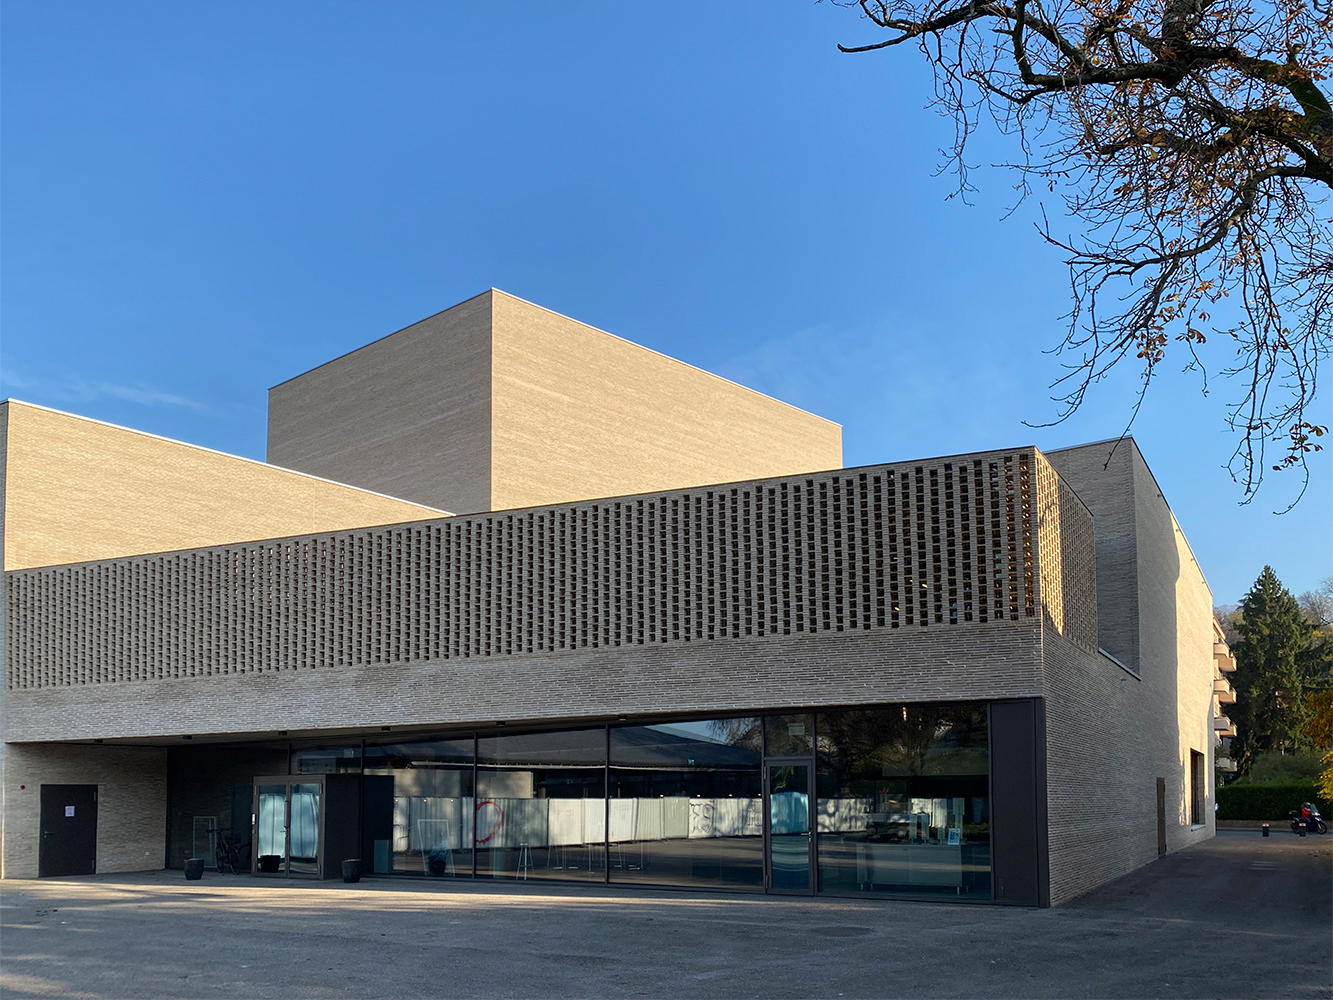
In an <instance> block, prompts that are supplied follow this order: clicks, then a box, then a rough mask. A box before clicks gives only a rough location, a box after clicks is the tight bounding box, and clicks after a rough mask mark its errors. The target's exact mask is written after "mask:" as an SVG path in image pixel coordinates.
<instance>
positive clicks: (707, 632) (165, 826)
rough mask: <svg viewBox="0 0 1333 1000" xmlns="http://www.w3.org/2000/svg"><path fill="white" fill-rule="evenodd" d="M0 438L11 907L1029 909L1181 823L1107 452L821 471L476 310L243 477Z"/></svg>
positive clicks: (661, 361) (1214, 688) (1191, 602)
mask: <svg viewBox="0 0 1333 1000" xmlns="http://www.w3.org/2000/svg"><path fill="white" fill-rule="evenodd" d="M4 413H5V420H6V424H5V429H4V432H3V433H4V436H3V441H4V444H5V447H4V455H5V466H4V470H3V476H4V480H3V486H4V489H3V496H4V508H5V518H6V519H5V526H4V532H3V537H4V542H5V546H6V548H5V563H4V565H5V570H6V572H5V581H6V601H5V620H4V622H3V633H4V644H5V648H4V659H5V664H6V684H5V689H4V698H5V701H4V707H3V720H4V726H5V733H4V759H3V766H4V777H3V787H4V829H3V864H4V875H5V876H6V877H31V876H35V875H39V874H53V875H54V874H76V873H80V872H86V871H94V870H95V871H97V872H114V871H132V870H140V869H146V868H160V867H163V866H166V867H180V866H181V865H182V864H183V862H184V860H185V859H186V858H188V857H196V856H203V857H206V858H209V859H211V858H212V857H213V854H214V852H215V850H216V848H217V845H218V843H219V838H221V837H234V838H235V839H236V840H237V841H239V842H241V843H243V844H244V854H245V857H246V858H247V859H248V860H247V863H248V864H249V865H250V866H251V868H252V869H253V871H254V872H256V873H257V874H265V875H273V876H274V877H303V876H304V877H321V876H322V877H332V876H335V875H337V874H338V872H339V870H340V862H341V861H343V860H344V859H350V858H357V859H360V861H361V865H362V868H363V870H364V871H365V872H367V873H368V874H377V875H385V876H392V875H401V876H404V877H417V878H436V879H445V878H492V879H543V878H550V879H566V880H568V879H574V880H580V881H593V882H602V881H608V882H612V883H637V884H654V885H683V886H692V887H704V888H707V887H715V888H727V889H733V890H743V889H749V890H754V891H770V892H797V893H800V892H807V893H808V892H822V893H835V894H849V895H866V896H872V895H882V896H894V897H902V896H908V897H923V898H961V899H970V900H981V901H996V902H1002V903H1017V904H1027V905H1048V904H1050V903H1058V902H1060V901H1062V900H1065V899H1068V898H1070V897H1071V896H1074V895H1076V894H1078V893H1080V892H1083V891H1086V890H1087V889H1089V888H1092V887H1093V886H1096V885H1098V884H1100V883H1102V882H1105V881H1107V880H1108V879H1111V878H1114V877H1116V876H1118V875H1121V874H1123V873H1125V872H1128V871H1130V870H1132V869H1133V868H1135V867H1137V866H1139V865H1141V864H1144V863H1146V862H1148V861H1150V860H1152V859H1154V858H1156V857H1158V856H1159V855H1160V854H1161V853H1165V852H1167V851H1173V850H1177V849H1179V848H1181V847H1185V846H1187V845H1189V844H1192V843H1195V842H1197V841H1199V840H1200V839H1202V838H1205V837H1208V836H1211V834H1212V832H1213V819H1212V817H1213V809H1212V796H1213V789H1212V775H1213V759H1212V753H1213V746H1214V743H1215V741H1216V737H1215V732H1217V731H1220V730H1223V729H1224V728H1225V725H1226V724H1227V723H1226V720H1225V719H1221V718H1220V711H1219V702H1220V701H1224V700H1226V699H1227V698H1228V697H1229V696H1230V695H1229V688H1228V686H1227V685H1226V682H1225V680H1223V679H1221V677H1222V675H1221V671H1223V670H1226V669H1229V668H1230V667H1231V660H1230V657H1229V654H1228V653H1227V650H1226V647H1225V645H1224V644H1220V643H1218V642H1217V641H1216V640H1217V636H1216V634H1215V626H1214V624H1213V620H1212V601H1211V597H1210V595H1209V592H1208V588H1207V585H1206V583H1205V582H1204V579H1203V576H1202V573H1201V572H1200V569H1199V567H1198V566H1197V565H1196V564H1195V561H1194V559H1193V556H1192V555H1191V553H1190V550H1189V546H1188V544H1187V543H1186V541H1185V538H1184V536H1183V534H1182V533H1181V530H1180V527H1179V526H1178V525H1177V524H1176V522H1175V519H1174V517H1173V516H1172V514H1171V510H1170V508H1169V506H1168V505H1167V503H1166V501H1165V500H1164V499H1163V497H1162V495H1161V493H1160V491H1159V490H1158V488H1157V485H1156V483H1155V482H1154V481H1153V478H1152V474H1151V472H1150V471H1149V470H1148V467H1147V465H1146V463H1145V462H1144V460H1143V457H1142V456H1141V455H1140V453H1139V451H1138V449H1137V447H1136V446H1135V445H1134V443H1133V441H1132V440H1125V441H1121V442H1120V443H1119V444H1116V443H1115V442H1103V443H1099V444H1092V445H1084V446H1081V447H1077V448H1070V449H1064V450H1061V451H1056V452H1051V453H1047V454H1043V453H1042V452H1040V451H1038V450H1037V449H1035V448H1031V447H1015V448H1010V449H1004V450H1001V451H993V452H980V453H976V454H968V455H958V456H951V457H944V458H929V459H921V460H910V461H899V462H892V463H889V464H885V465H875V466H867V467H861V468H854V469H844V468H840V466H841V464H842V459H841V436H840V429H839V428H838V427H837V425H835V424H831V423H829V422H828V421H825V420H822V419H821V418H818V417H815V416H812V415H810V414H807V413H804V412H802V411H800V410H797V409H795V408H793V407H789V406H786V405H785V404H782V403H779V402H777V401H775V400H772V399H769V398H767V397H764V396H761V395H760V394H758V393H754V392H751V391H750V390H747V389H744V388H742V387H740V386H737V385H734V384H732V383H729V382H727V381H725V380H723V379H719V378H717V377H715V376H712V375H709V374H707V373H705V372H701V371H699V370H697V369H694V368H691V367H689V366H687V365H683V364H681V363H679V362H676V361H673V360H671V359H669V358H664V357H662V356H661V355H658V354H655V353H654V352H651V351H647V350H645V349H643V348H639V347H636V346H635V345H632V344H629V343H627V342H625V341H623V340H620V339H618V338H615V337H612V336H610V335H609V334H604V333H601V332H600V331H596V330H593V329H591V328H590V327H586V326H584V325H583V324H580V323H576V322H575V321H573V320H569V319H566V318H565V317H561V316H557V315H555V314H553V313H549V312H547V311H546V310H542V309H539V308H538V307H535V306H532V305H530V304H528V303H525V302H522V301H521V300H518V299H515V298H513V297H511V296H507V295H504V294H503V293H499V292H495V291H491V292H487V293H485V294H483V295H481V296H478V297H476V298H474V299H470V300H468V301H467V302H464V303H462V304H460V305H458V306H455V307H454V308H452V309H449V310H446V311H445V312H443V313H441V314H439V315H437V316H434V317H431V318H430V319H427V320H424V321H422V322H421V323H418V324H416V325H414V326H412V327H409V328H407V329H406V330H403V331H399V332H398V333H396V334H393V335H391V336H389V337H386V338H384V339H382V340H379V341H376V342H375V343H373V344H370V345H368V346H367V347H364V348H362V349H360V350H358V351H354V352H352V353H351V354H349V355H346V356H344V357H342V358H339V359H337V360H335V361H332V362H329V363H328V364H326V365H323V366H321V367H319V368H316V369H314V370H312V371H311V372H307V373H306V374H304V375H301V376H298V377H297V378H295V379H292V380H291V381H289V382H285V383H283V384H282V385H280V386H278V387H276V388H275V389H273V390H272V392H271V397H270V421H269V459H270V462H271V463H273V464H272V465H265V464H263V463H254V462H247V461H245V460H242V459H235V458H231V457H229V456H221V455H217V454H216V453H212V452H207V451H204V450H203V449H193V448H191V447H190V446H187V445H181V444H178V443H175V442H166V441H162V440H161V439H157V438H152V437H150V436H148V435H138V434H135V433H134V432H130V431H124V430H121V429H117V428H109V427H107V426H106V425H101V424H97V423H95V422H92V421H84V420H82V419H81V418H75V417H71V416H68V415H63V414H55V413H52V412H51V411H46V410H42V409H40V408H36V407H30V406H27V405H25V404H18V403H12V402H11V403H8V404H5V406H4ZM317 477H318V478H317ZM372 491H373V492H372ZM395 497H399V498H402V499H394V498H395ZM446 511H462V512H467V513H459V514H449V513H446Z"/></svg>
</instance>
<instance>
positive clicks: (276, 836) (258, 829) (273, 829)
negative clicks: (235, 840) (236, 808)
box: [255, 785, 287, 875]
mask: <svg viewBox="0 0 1333 1000" xmlns="http://www.w3.org/2000/svg"><path fill="white" fill-rule="evenodd" d="M256 797H257V798H258V800H259V802H258V809H257V811H256V813H255V843H256V844H257V845H258V853H257V854H256V855H255V858H256V862H255V863H256V866H257V868H258V870H259V871H260V872H261V873H263V874H265V875H272V874H275V873H277V872H283V871H285V870H286V862H287V786H286V785H260V786H259V791H258V793H257V794H256Z"/></svg>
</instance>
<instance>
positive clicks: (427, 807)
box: [362, 739, 474, 877]
mask: <svg viewBox="0 0 1333 1000" xmlns="http://www.w3.org/2000/svg"><path fill="white" fill-rule="evenodd" d="M364 775H365V776H364V778H363V785H362V804H363V809H364V816H363V823H362V830H363V836H364V845H363V847H362V857H363V858H364V859H366V860H368V861H369V862H370V870H371V871H373V872H376V873H380V874H395V875H434V876H442V877H460V876H461V877H471V875H472V816H473V811H474V810H473V804H474V799H473V794H472V740H471V739H464V740H434V741H431V742H426V743H397V744H390V745H384V746H367V747H366V756H365V767H364Z"/></svg>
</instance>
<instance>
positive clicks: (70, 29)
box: [0, 0, 1333, 603]
mask: <svg viewBox="0 0 1333 1000" xmlns="http://www.w3.org/2000/svg"><path fill="white" fill-rule="evenodd" d="M0 28H2V33H0V56H2V57H3V68H2V69H0V84H3V91H2V93H3V106H2V108H0V110H2V111H3V117H2V118H0V123H2V124H0V129H2V132H0V138H2V139H3V146H2V147H0V167H2V168H3V174H2V175H0V177H2V180H0V198H2V199H3V217H2V219H0V238H2V240H3V243H2V244H0V246H2V248H3V256H0V280H2V281H3V303H2V304H0V323H2V324H3V327H2V329H3V344H2V349H3V354H2V355H0V365H2V367H0V386H2V388H3V392H2V394H3V395H5V396H13V397H16V398H19V399H25V400H28V401H31V402H35V403H41V404H44V405H48V406H53V407H56V408H59V409H64V410H69V411H71V412H74V413H80V414H84V415H87V416H92V417H97V418H99V419H103V420H108V421H111V422H113V423H118V424H123V425H125V426H129V427H134V428H138V429H142V430H147V431H152V432H154V433H158V434H163V435H166V436H168V437H173V438H178V439H181V440H185V441H190V442H193V443H196V444H202V445H206V446H209V447H212V448H217V449H220V450H223V451H227V452H232V453H234V454H239V455H246V456H249V457H253V458H263V456H264V421H265V393H266V390H267V388H268V387H269V386H270V385H273V384H275V383H277V382H280V381H282V380H284V379H286V378H289V377H291V376H292V375H295V374H297V373H299V372H301V371H304V370H306V369H308V368H310V367H312V366H314V365H316V364H319V363H321V362H322V361H325V360H327V359H329V358H331V357H333V356H335V355H338V354H341V353H343V352H345V351H347V350H349V349H351V348H354V347H357V346H359V345H361V344H363V343H365V342H367V341H369V340H371V339H374V338H376V337H379V336H382V335H384V334H386V333H389V332H391V331H393V330H396V329H398V328H401V327H403V326H405V325H407V324H409V323H411V322H414V321H415V320H418V319H420V318H422V317H424V316H426V315H429V314H431V313H434V312H437V311H439V310H440V309H443V308H445V307H447V306H449V305H452V304H453V303H455V302H458V301H460V300H462V299H464V298H467V297H468V296H471V295H474V294H476V293H477V292H479V291H481V290H483V289H485V288H487V287H490V286H495V287H497V288H502V289H504V290H505V291H508V292H511V293H513V294H515V295H518V296H521V297H522V298H525V299H528V300H530V301H533V302H536V303H539V304H541V305H544V306H547V307H549V308H551V309H555V310H557V311H559V312H562V313H565V314H567V315H570V316H573V317H575V318H577V319H580V320H583V321H584V322H587V323H591V324H592V325H594V326H597V327H600V328H602V329H605V330H609V331H611V332H613V333H616V334H619V335H620V336H623V337H627V338H628V339H630V340H633V341H636V342H638V343H641V344H644V345H646V346H648V347H652V348H654V349H656V350H659V351H662V352H664V353H667V354H670V355H672V356H675V357H678V358H681V359H683V360H685V361H688V362H691V363H693V364H696V365H699V366H700V367H703V368H706V369H709V370H711V371H715V372H718V373H719V374H722V375H726V376H728V377H730V378H733V379H735V380H737V381H739V382H742V383H744V384H746V385H750V386H752V387H754V388H756V389H759V390H761V391H764V392H768V393H771V394H773V395H775V396H778V397H779V398H782V399H784V400H787V401H788V402H791V403H794V404H796V405H799V406H802V407H805V408H807V409H809V410H812V411H814V412H817V413H820V414H822V415H824V416H827V417H829V418H831V419H834V420H837V421H839V422H840V423H842V424H843V427H844V443H845V460H846V462H847V464H849V465H856V464H865V463H871V462H884V461H893V460H899V459H910V458H917V457H924V456H930V455H937V454H949V453H956V452H962V451H973V450H978V449H984V448H991V447H1005V446H1013V445H1019V444H1036V445H1038V446H1040V447H1045V448H1057V447H1061V446H1063V445H1068V444H1075V443H1080V442H1084V441H1090V440H1099V439H1102V438H1107V437H1114V436H1116V435H1118V434H1119V433H1120V431H1121V430H1122V428H1123V427H1124V424H1125V421H1126V420H1127V418H1128V415H1129V407H1130V402H1131V399H1130V393H1131V392H1132V389H1133V386H1134V377H1133V373H1131V372H1128V371H1126V372H1124V373H1122V375H1121V376H1119V377H1117V378H1115V379H1112V380H1111V381H1110V382H1108V383H1106V384H1104V385H1102V386H1100V387H1099V388H1098V390H1097V391H1096V393H1095V394H1094V395H1093V396H1092V397H1091V398H1090V400H1089V402H1088V403H1087V405H1086V406H1085V408H1084V410H1083V411H1082V412H1080V413H1079V414H1078V415H1077V416H1076V417H1074V418H1073V419H1071V420H1070V421H1068V422H1066V423H1065V424H1063V425H1061V426H1058V427H1053V428H1041V429H1036V428H1031V427H1027V426H1024V421H1025V420H1026V421H1029V422H1031V423H1041V422H1044V421H1046V420H1049V419H1051V418H1052V417H1053V416H1055V414H1056V413H1057V409H1056V407H1055V406H1054V404H1052V403H1051V402H1050V401H1049V391H1048V389H1047V386H1048V384H1049V383H1050V382H1051V381H1052V380H1053V379H1054V378H1056V377H1057V376H1058V375H1059V374H1060V368H1059V361H1058V359H1056V358H1054V357H1052V356H1051V355H1049V354H1047V353H1044V352H1046V351H1048V350H1049V349H1050V348H1051V347H1053V346H1054V345H1055V344H1056V343H1057V342H1058V341H1059V339H1060V336H1061V333H1062V332H1063V327H1062V325H1061V322H1062V321H1061V319H1060V317H1061V315H1062V314H1063V313H1064V312H1065V310H1066V309H1067V299H1066V293H1067V287H1068V286H1067V277H1066V274H1065V271H1064V270H1063V268H1062V267H1061V265H1060V261H1059V257H1058V255H1057V254H1055V253H1053V252H1052V251H1051V250H1050V249H1049V248H1047V247H1045V246H1043V245H1042V244H1041V242H1040V241H1039V240H1038V238H1037V236H1036V234H1035V232H1034V230H1033V220H1034V219H1035V218H1036V217H1037V215H1036V213H1037V212H1038V210H1039V205H1038V204H1037V203H1036V202H1033V203H1031V204H1028V205H1025V206H1023V207H1021V208H1020V209H1019V211H1018V212H1016V213H1015V214H1014V215H1012V216H1010V217H1009V218H1007V219H1005V218H1004V215H1005V209H1006V208H1007V206H1008V205H1009V201H1010V199H1011V197H1012V194H1013V185H1014V183H1015V178H1014V177H1013V176H1012V175H1011V174H1009V173H1007V172H1005V171H1004V170H1001V169H991V168H988V167H987V165H988V164H991V163H998V162H1002V161H1005V160H1009V159H1012V158H1013V157H1014V155H1015V154H1014V151H1013V149H1012V148H1010V147H1009V146H1007V145H1006V143H1005V141H1004V140H1003V139H1002V138H1001V137H996V136H993V135H990V134H986V133H983V134H982V135H981V136H980V137H979V141H978V143H977V144H976V146H975V148H974V151H973V157H972V159H973V160H974V162H976V163H977V164H978V165H979V167H980V168H981V169H979V170H978V171H977V173H976V175H975V180H976V182H977V183H978V184H979V185H980V187H981V190H980V191H979V192H978V193H977V194H976V195H975V196H974V197H972V198H971V202H972V204H971V205H968V204H964V203H963V202H962V201H960V200H958V199H952V200H951V199H949V197H948V196H949V194H950V193H951V191H952V187H953V186H952V183H951V180H950V178H949V177H948V176H940V175H938V171H937V167H938V164H939V160H940V156H939V148H940V147H941V146H944V145H947V144H948V143H949V141H950V139H951V137H952V125H951V124H950V123H949V122H948V121H945V120H943V119H941V118H939V117H937V116H936V115H935V114H934V113H933V112H931V111H929V110H926V109H925V107H924V105H925V103H926V101H927V99H928V97H929V94H930V79H929V76H928V74H927V72H926V70H925V69H924V67H923V66H922V65H921V61H920V58H919V57H917V56H914V54H913V53H911V52H909V51H898V52H895V53H892V54H885V53H879V54H870V55H857V56H851V55H842V54H839V53H838V52H837V50H836V47H835V46H836V43H837V42H839V41H843V42H860V41H864V40H866V39H867V38H868V37H872V32H871V31H870V28H869V25H867V24H866V23H865V22H864V21H861V20H858V18H857V17H856V16H855V14H854V13H853V12H851V11H848V10H844V9H840V8H837V7H833V6H830V5H828V4H814V3H793V4H785V5H783V4H762V5H761V4H759V3H731V4H669V5H665V6H662V5H639V4H581V5H560V4H527V3H509V4H504V5H498V4H497V5H492V4H471V5H464V4H444V3H413V2H399V3H393V4H388V3H369V2H363V3H354V4H347V3H336V2H330V0H325V2H319V3H301V2H294V0H284V2H283V3H280V4H273V3H263V4H261V3H241V2H231V3H227V4H179V3H160V4H153V3H139V2H125V3H119V4H105V3H75V2H62V3H49V2H36V0H10V2H8V3H6V4H5V5H4V8H3V15H2V21H0ZM1048 207H1049V209H1050V210H1051V211H1052V213H1057V212H1058V210H1059V206H1058V204H1055V203H1049V204H1048ZM1223 360H1224V359H1221V358H1218V359H1217V361H1218V363H1219V366H1220V363H1221V362H1222V361H1223ZM1234 394H1235V391H1234V389H1230V388H1229V387H1228V386H1226V385H1225V384H1223V383H1218V382H1216V381H1214V382H1213V383H1212V385H1211V391H1210V394H1209V395H1208V396H1207V397H1205V396H1204V395H1203V394H1202V393H1201V392H1200V380H1199V379H1198V377H1197V375H1193V374H1175V373H1167V375H1166V376H1165V377H1163V378H1162V380H1161V381H1160V382H1159V383H1158V384H1157V385H1156V386H1155V387H1154V389H1153V391H1152V393H1151V394H1150V396H1149V399H1148V402H1147V404H1146V405H1145V406H1144V408H1143V411H1142V413H1141V414H1140V416H1139V419H1138V422H1137V423H1136V425H1135V428H1134V434H1135V437H1136V438H1137V439H1138V441H1139V443H1140V446H1141V447H1142V449H1143V451H1144V452H1145V454H1146V455H1147V458H1148V461H1149V464H1150V465H1151V466H1152V468H1153V471H1154V473H1155V474H1156V476H1157V478H1158V480H1159V482H1160V484H1161V485H1162V488H1163V490H1164V492H1165V494H1166V496H1167V497H1168V499H1169V500H1170V502H1171V504H1172V506H1173V508H1174V509H1175V511H1176V514H1177V517H1178V518H1179V520H1180V521H1181V523H1182V526H1183V527H1184V529H1185V532H1186V534H1187V536H1188V537H1189V538H1190V540H1191V543H1192V545H1193V547H1194V550H1195V553H1196V555H1197V556H1198V559H1199V562H1200V564H1201V565H1202V567H1203V569H1204V572H1205V574H1206V575H1207V577H1208V579H1209V582H1210V584H1211V585H1212V588H1213V591H1214V595H1215V598H1216V600H1217V601H1218V602H1219V603H1227V602H1233V601H1236V600H1238V599H1239V597H1240V596H1241V595H1242V594H1243V592H1244V591H1245V590H1246V588H1247V587H1248V586H1249V584H1250V582H1251V581H1252V580H1253V579H1254V578H1255V576H1257V575H1258V573H1259V570H1260V569H1261V568H1262V566H1263V565H1264V564H1265V563H1271V564H1272V565H1273V567H1274V568H1275V569H1276V570H1277V572H1278V575H1279V576H1280V577H1281V578H1282V579H1283V581H1284V582H1285V583H1286V584H1287V585H1288V586H1289V587H1290V588H1291V589H1292V590H1294V591H1297V592H1299V591H1301V590H1304V589H1308V588H1311V587H1313V586H1315V585H1316V584H1317V583H1318V581H1319V580H1320V578H1321V577H1323V576H1326V575H1328V574H1329V573H1330V572H1333V565H1330V564H1331V563H1333V518H1331V517H1330V494H1331V492H1333V475H1331V473H1330V460H1329V459H1330V456H1329V454H1328V453H1325V454H1324V455H1323V456H1321V457H1320V459H1319V460H1318V461H1317V462H1316V463H1315V465H1314V467H1313V478H1312V482H1311V487H1310V491H1309V493H1308V495H1307V496H1306V498H1305V500H1304V501H1303V502H1302V503H1301V505H1300V506H1299V507H1298V508H1297V509H1296V510H1295V511H1294V512H1292V513H1290V514H1287V515H1285V516H1281V517H1278V516H1275V515H1274V514H1273V513H1272V511H1274V510H1275V509H1281V508H1283V507H1285V506H1286V505H1287V503H1288V502H1289V501H1290V499H1291V497H1292V495H1293V488H1294V485H1295V484H1294V482H1293V480H1292V479H1291V477H1290V476H1288V477H1285V478H1284V477H1278V476H1275V477H1273V479H1272V481H1271V482H1270V484H1268V485H1267V486H1266V487H1265V490H1264V492H1263V493H1262V494H1261V496H1260V497H1259V499H1258V500H1257V501H1256V502H1254V503H1253V504H1251V505H1249V506H1246V507H1241V506H1238V503H1237V501H1238V500H1239V499H1240V493H1239V491H1238V489H1237V488H1236V487H1235V486H1234V485H1233V484H1232V483H1231V481H1230V479H1229V477H1228V476H1227V474H1226V472H1225V471H1224V470H1223V468H1222V465H1223V464H1224V462H1225V461H1226V458H1227V457H1228V455H1229V454H1230V451H1231V448H1232V447H1233V446H1234V442H1232V441H1231V440H1230V438H1229V437H1228V436H1227V434H1226V433H1225V430H1224V427H1223V424H1222V414H1223V412H1224V410H1223V404H1224V403H1225V402H1226V401H1227V400H1228V399H1229V398H1230V397H1231V396H1232V395H1234ZM1320 417H1321V419H1322V421H1323V422H1328V421H1329V405H1328V403H1327V401H1324V402H1322V403H1321V406H1320Z"/></svg>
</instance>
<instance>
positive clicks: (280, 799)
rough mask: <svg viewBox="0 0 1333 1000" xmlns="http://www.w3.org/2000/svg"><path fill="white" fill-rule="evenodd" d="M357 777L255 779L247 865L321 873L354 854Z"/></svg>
mask: <svg viewBox="0 0 1333 1000" xmlns="http://www.w3.org/2000/svg"><path fill="white" fill-rule="evenodd" d="M359 784H360V783H359V782H358V781H357V779H356V778H355V777H354V776H352V775H306V776H293V775H277V776H270V777H259V778H255V779H254V799H253V804H254V808H253V812H252V814H251V822H252V824H253V825H252V829H251V843H252V844H254V846H255V850H254V854H253V860H252V867H251V871H252V873H253V874H256V875H285V876H296V877H307V878H323V877H325V869H326V865H331V866H332V867H331V868H329V869H328V870H329V872H333V871H336V870H338V869H339V868H340V866H341V863H342V861H344V860H347V859H349V858H353V857H356V856H357V855H356V847H357V841H358V829H357V812H358V804H359V800H360V789H359Z"/></svg>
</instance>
